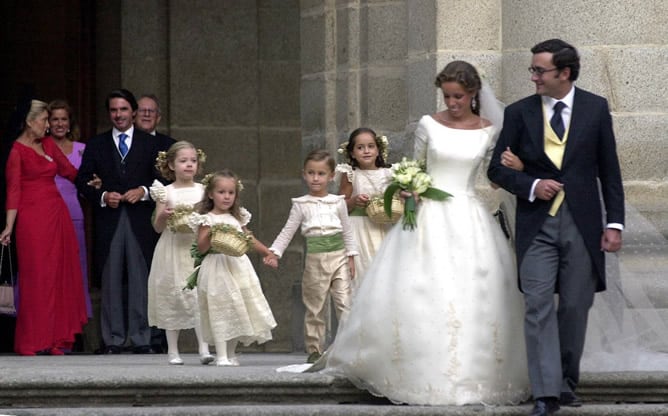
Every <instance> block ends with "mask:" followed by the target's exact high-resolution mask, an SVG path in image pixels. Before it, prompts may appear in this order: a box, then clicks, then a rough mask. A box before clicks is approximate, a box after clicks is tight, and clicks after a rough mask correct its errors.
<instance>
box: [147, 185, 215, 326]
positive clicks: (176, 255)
mask: <svg viewBox="0 0 668 416" xmlns="http://www.w3.org/2000/svg"><path fill="white" fill-rule="evenodd" d="M150 192H151V196H152V197H153V199H155V200H157V201H160V202H164V203H166V204H167V205H168V206H170V207H172V208H175V207H179V208H180V209H185V208H187V207H189V208H193V207H194V205H195V204H196V203H198V202H199V201H200V200H201V199H202V195H203V194H204V186H203V185H202V184H201V183H195V184H194V185H193V186H189V187H184V188H176V187H175V186H174V184H170V185H167V186H164V185H163V184H161V183H160V182H158V181H155V182H153V185H152V186H151V189H150ZM193 241H195V234H193V233H192V232H190V233H182V232H174V231H172V230H170V229H169V228H165V229H164V231H163V232H162V234H161V235H160V239H159V240H158V243H157V244H156V246H155V250H154V252H153V262H152V263H151V271H150V273H149V276H148V323H149V325H151V326H157V327H158V328H163V329H188V328H194V327H196V326H198V325H199V306H198V304H197V291H195V290H182V289H183V287H184V286H185V285H186V279H187V278H188V276H189V275H190V273H192V271H193V269H194V266H193V258H192V257H191V255H190V247H191V246H192V243H193Z"/></svg>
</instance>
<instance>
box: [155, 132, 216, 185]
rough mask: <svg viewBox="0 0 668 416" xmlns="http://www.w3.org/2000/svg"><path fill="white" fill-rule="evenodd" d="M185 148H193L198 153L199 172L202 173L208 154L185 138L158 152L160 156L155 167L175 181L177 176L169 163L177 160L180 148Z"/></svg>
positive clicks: (167, 177)
mask: <svg viewBox="0 0 668 416" xmlns="http://www.w3.org/2000/svg"><path fill="white" fill-rule="evenodd" d="M183 149H193V150H195V152H196V153H197V173H198V174H200V173H202V167H203V166H204V162H205V161H206V154H204V152H203V151H202V149H197V148H195V145H194V144H192V143H190V142H187V141H185V140H180V141H178V142H176V143H174V144H172V145H171V146H169V149H167V151H166V152H165V151H162V152H158V157H157V158H156V159H155V168H156V169H158V171H159V172H160V174H161V175H162V176H163V177H164V178H165V179H167V180H170V181H174V180H176V176H175V175H174V170H172V169H171V168H170V167H169V164H170V163H171V164H173V163H174V161H175V160H176V155H177V154H178V153H179V151H180V150H183Z"/></svg>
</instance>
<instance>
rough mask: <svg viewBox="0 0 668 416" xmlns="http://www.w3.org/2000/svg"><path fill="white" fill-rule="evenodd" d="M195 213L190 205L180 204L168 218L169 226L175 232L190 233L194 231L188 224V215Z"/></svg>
mask: <svg viewBox="0 0 668 416" xmlns="http://www.w3.org/2000/svg"><path fill="white" fill-rule="evenodd" d="M192 213H193V208H192V207H189V206H178V207H176V208H175V209H174V212H173V213H172V215H170V216H169V218H167V228H169V229H170V230H171V231H172V232H175V233H189V234H192V233H193V232H194V231H193V229H192V228H190V225H189V224H188V216H189V215H190V214H192Z"/></svg>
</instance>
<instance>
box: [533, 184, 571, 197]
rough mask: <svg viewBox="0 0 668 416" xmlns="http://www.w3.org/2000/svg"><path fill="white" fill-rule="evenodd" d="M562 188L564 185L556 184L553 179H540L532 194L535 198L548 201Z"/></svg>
mask: <svg viewBox="0 0 668 416" xmlns="http://www.w3.org/2000/svg"><path fill="white" fill-rule="evenodd" d="M563 187H564V185H563V184H562V183H560V182H557V181H555V180H554V179H541V180H539V181H538V183H537V184H536V188H535V189H534V193H535V194H536V198H538V199H542V200H544V201H549V200H551V199H552V198H554V196H555V195H556V194H557V193H558V192H559V191H561V189H562V188H563Z"/></svg>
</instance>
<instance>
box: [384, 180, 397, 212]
mask: <svg viewBox="0 0 668 416" xmlns="http://www.w3.org/2000/svg"><path fill="white" fill-rule="evenodd" d="M399 188H400V187H399V184H398V183H395V182H393V183H391V184H389V185H388V187H387V189H385V193H384V194H383V209H384V210H385V215H387V217H388V218H392V197H393V196H394V194H395V193H396V192H397V191H398V190H399Z"/></svg>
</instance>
